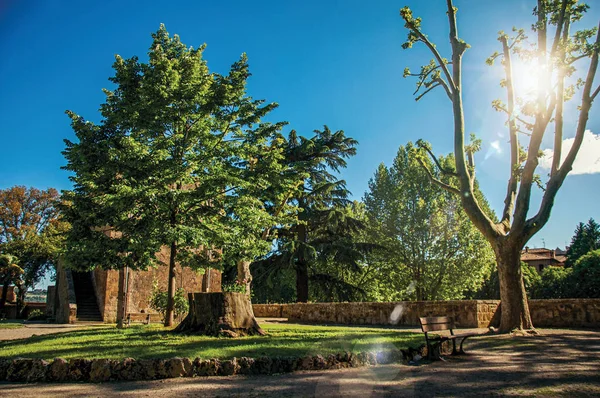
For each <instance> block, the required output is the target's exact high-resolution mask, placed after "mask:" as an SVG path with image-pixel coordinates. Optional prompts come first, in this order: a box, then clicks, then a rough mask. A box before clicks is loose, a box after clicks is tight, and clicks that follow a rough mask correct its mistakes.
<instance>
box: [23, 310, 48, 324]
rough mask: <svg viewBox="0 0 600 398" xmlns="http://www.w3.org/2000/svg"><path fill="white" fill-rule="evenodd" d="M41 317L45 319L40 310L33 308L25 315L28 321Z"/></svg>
mask: <svg viewBox="0 0 600 398" xmlns="http://www.w3.org/2000/svg"><path fill="white" fill-rule="evenodd" d="M42 319H46V314H44V311H42V310H33V311H31V312H30V313H29V315H27V320H28V321H39V320H42Z"/></svg>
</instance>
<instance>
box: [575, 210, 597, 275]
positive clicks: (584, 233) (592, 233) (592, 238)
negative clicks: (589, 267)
mask: <svg viewBox="0 0 600 398" xmlns="http://www.w3.org/2000/svg"><path fill="white" fill-rule="evenodd" d="M596 249H600V225H598V223H596V221H594V219H593V218H590V219H589V221H588V222H587V224H583V223H581V222H580V223H579V225H577V228H576V229H575V234H574V235H573V238H572V239H571V245H570V246H569V248H568V249H567V266H569V267H572V266H573V265H574V264H575V263H576V262H577V260H579V259H580V258H581V257H583V256H584V255H586V254H587V253H589V252H590V251H592V250H596Z"/></svg>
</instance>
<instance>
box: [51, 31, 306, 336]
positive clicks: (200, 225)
mask: <svg viewBox="0 0 600 398" xmlns="http://www.w3.org/2000/svg"><path fill="white" fill-rule="evenodd" d="M152 39H153V40H152V44H151V46H150V49H149V51H148V62H141V61H140V60H139V59H138V58H137V57H135V56H134V57H132V58H129V59H123V58H121V57H120V56H116V60H115V62H114V64H113V69H114V75H113V76H112V77H111V78H110V81H111V82H112V83H113V84H114V87H113V89H111V90H108V89H105V90H104V93H105V95H106V100H105V102H104V103H103V104H102V105H101V106H100V111H101V114H102V120H101V121H100V123H99V124H94V123H91V122H89V121H86V120H84V118H83V117H81V116H79V115H76V114H75V113H73V112H70V111H68V112H67V114H68V115H69V117H70V118H71V125H72V128H73V130H74V131H75V133H76V136H77V142H71V141H69V140H65V144H66V149H65V151H64V152H63V153H64V156H65V157H66V159H67V161H68V164H67V166H66V167H65V169H66V170H69V171H71V172H72V173H73V175H72V176H71V177H70V178H71V180H72V182H73V185H74V189H73V191H72V192H71V193H69V194H68V200H69V205H68V206H66V208H65V214H66V216H67V218H68V219H69V221H71V223H72V224H73V229H72V233H71V234H70V235H69V237H68V241H69V250H68V252H67V253H66V257H67V260H68V262H69V264H70V266H71V267H74V268H80V269H81V268H83V269H90V268H94V267H96V266H101V267H103V268H122V267H125V266H128V267H130V268H132V269H146V268H148V267H150V266H153V265H157V263H158V262H159V261H160V259H159V258H157V257H156V256H155V253H157V252H160V250H161V248H163V247H169V248H170V251H169V258H168V261H164V262H163V263H162V264H163V265H168V266H170V267H173V266H174V264H175V263H176V262H178V263H179V264H181V265H182V266H186V267H190V268H193V269H203V268H208V267H212V268H219V267H221V265H222V264H223V262H234V263H235V262H236V261H238V260H240V259H252V258H255V257H257V256H261V255H264V254H265V253H267V252H268V251H269V249H270V248H271V243H270V242H268V241H267V240H265V239H264V238H263V237H262V234H263V231H265V230H266V229H268V228H271V227H273V226H274V225H280V224H285V223H287V222H288V221H289V219H290V218H292V219H293V218H295V214H296V209H295V207H294V206H292V205H289V204H288V203H286V201H285V199H284V198H285V197H286V195H287V192H288V191H290V190H293V189H294V187H295V186H296V185H297V183H298V175H297V174H296V173H292V172H291V171H290V169H289V167H288V165H287V163H286V162H285V161H284V159H285V151H286V150H287V142H286V140H285V138H284V137H283V136H282V134H281V132H280V131H281V129H282V128H283V126H284V125H285V123H283V122H279V123H267V122H264V121H262V119H263V118H265V117H267V116H268V115H269V113H270V112H271V111H272V110H274V109H275V108H276V107H277V104H275V103H265V101H264V100H255V99H253V98H252V97H251V96H249V95H248V93H247V81H248V78H249V77H250V72H249V67H248V61H247V57H246V55H245V54H242V55H241V56H240V58H239V60H238V61H236V62H234V63H233V64H232V66H231V68H230V70H229V72H228V73H227V74H223V75H221V74H217V73H214V72H210V71H209V69H208V66H207V63H206V61H205V60H204V58H203V53H204V48H205V46H199V47H198V48H196V49H194V48H193V47H187V46H186V45H184V44H183V43H182V42H181V41H180V39H179V37H178V36H177V35H174V36H170V35H169V33H168V32H167V30H166V28H165V27H164V25H161V26H160V28H159V30H158V31H157V32H155V33H154V34H153V35H152ZM279 203H282V205H281V209H280V211H276V212H275V211H273V210H272V208H273V207H274V206H275V205H274V204H279ZM214 248H219V249H222V253H223V254H222V255H221V254H220V253H221V252H217V251H216V250H212V249H214ZM171 294H173V292H171ZM169 300H170V303H172V300H173V297H169ZM170 322H171V314H170V309H169V310H168V311H167V317H166V323H167V324H168V323H170Z"/></svg>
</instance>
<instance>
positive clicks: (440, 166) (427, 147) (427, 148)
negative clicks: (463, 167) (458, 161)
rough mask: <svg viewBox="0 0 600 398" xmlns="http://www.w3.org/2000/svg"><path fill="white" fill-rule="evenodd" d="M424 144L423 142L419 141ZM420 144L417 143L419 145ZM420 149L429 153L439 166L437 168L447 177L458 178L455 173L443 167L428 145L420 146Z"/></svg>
mask: <svg viewBox="0 0 600 398" xmlns="http://www.w3.org/2000/svg"><path fill="white" fill-rule="evenodd" d="M419 142H422V141H419ZM419 142H417V145H418V144H419ZM419 147H420V148H423V149H425V150H426V151H427V153H428V154H429V156H430V157H431V159H432V160H433V161H434V163H435V165H436V166H437V168H438V169H439V170H440V171H441V172H442V173H443V174H445V175H449V176H453V177H458V174H456V173H455V172H453V171H450V170H448V169H445V168H443V167H442V165H441V163H440V161H439V160H438V158H437V157H436V156H435V155H434V154H433V151H432V150H431V149H430V148H429V146H428V144H421V145H419ZM423 164H424V163H423Z"/></svg>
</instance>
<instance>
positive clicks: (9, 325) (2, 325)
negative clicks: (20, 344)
mask: <svg viewBox="0 0 600 398" xmlns="http://www.w3.org/2000/svg"><path fill="white" fill-rule="evenodd" d="M22 327H23V321H13V320H4V321H0V329H18V328H22Z"/></svg>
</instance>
